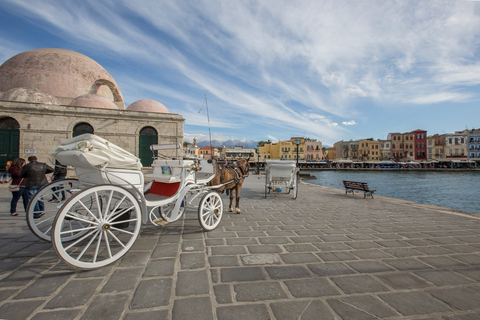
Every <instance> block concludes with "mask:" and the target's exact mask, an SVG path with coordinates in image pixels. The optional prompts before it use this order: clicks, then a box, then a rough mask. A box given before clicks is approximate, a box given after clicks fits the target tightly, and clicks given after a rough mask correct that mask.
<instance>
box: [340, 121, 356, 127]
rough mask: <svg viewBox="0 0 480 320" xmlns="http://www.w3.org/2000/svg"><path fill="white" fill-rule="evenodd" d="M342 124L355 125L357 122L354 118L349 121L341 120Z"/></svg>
mask: <svg viewBox="0 0 480 320" xmlns="http://www.w3.org/2000/svg"><path fill="white" fill-rule="evenodd" d="M342 124H343V125H344V126H354V125H356V124H357V123H356V122H355V120H350V121H343V122H342Z"/></svg>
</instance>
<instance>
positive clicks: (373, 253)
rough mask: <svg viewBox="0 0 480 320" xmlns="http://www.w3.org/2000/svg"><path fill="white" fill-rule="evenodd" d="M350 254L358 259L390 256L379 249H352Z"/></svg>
mask: <svg viewBox="0 0 480 320" xmlns="http://www.w3.org/2000/svg"><path fill="white" fill-rule="evenodd" d="M352 254H354V255H355V256H357V257H358V258H360V259H384V258H391V257H392V255H390V254H388V253H386V252H385V251H383V250H380V249H365V250H354V251H352Z"/></svg>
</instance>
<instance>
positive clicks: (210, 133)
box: [205, 93, 215, 159]
mask: <svg viewBox="0 0 480 320" xmlns="http://www.w3.org/2000/svg"><path fill="white" fill-rule="evenodd" d="M205 106H206V108H207V119H208V137H209V139H210V152H211V153H212V155H211V158H212V159H213V157H214V155H215V152H214V151H213V147H212V132H211V130H210V115H209V113H208V102H207V94H206V93H205Z"/></svg>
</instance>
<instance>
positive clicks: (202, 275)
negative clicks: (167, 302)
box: [175, 270, 209, 296]
mask: <svg viewBox="0 0 480 320" xmlns="http://www.w3.org/2000/svg"><path fill="white" fill-rule="evenodd" d="M175 293H176V295H177V296H190V295H199V294H208V293H209V283H208V275H207V271H206V270H199V271H181V272H179V273H178V279H177V284H176V286H175Z"/></svg>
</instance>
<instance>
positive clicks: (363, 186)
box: [343, 180, 375, 199]
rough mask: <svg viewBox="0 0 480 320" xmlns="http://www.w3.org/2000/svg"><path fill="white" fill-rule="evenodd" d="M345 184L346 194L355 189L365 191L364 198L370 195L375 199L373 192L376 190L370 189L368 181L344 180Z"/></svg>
mask: <svg viewBox="0 0 480 320" xmlns="http://www.w3.org/2000/svg"><path fill="white" fill-rule="evenodd" d="M343 186H344V187H345V194H347V193H348V192H351V193H352V194H353V193H354V190H359V191H363V198H365V197H366V196H370V197H372V199H373V193H374V192H375V190H370V189H369V188H368V184H367V183H366V182H358V181H345V180H343Z"/></svg>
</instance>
